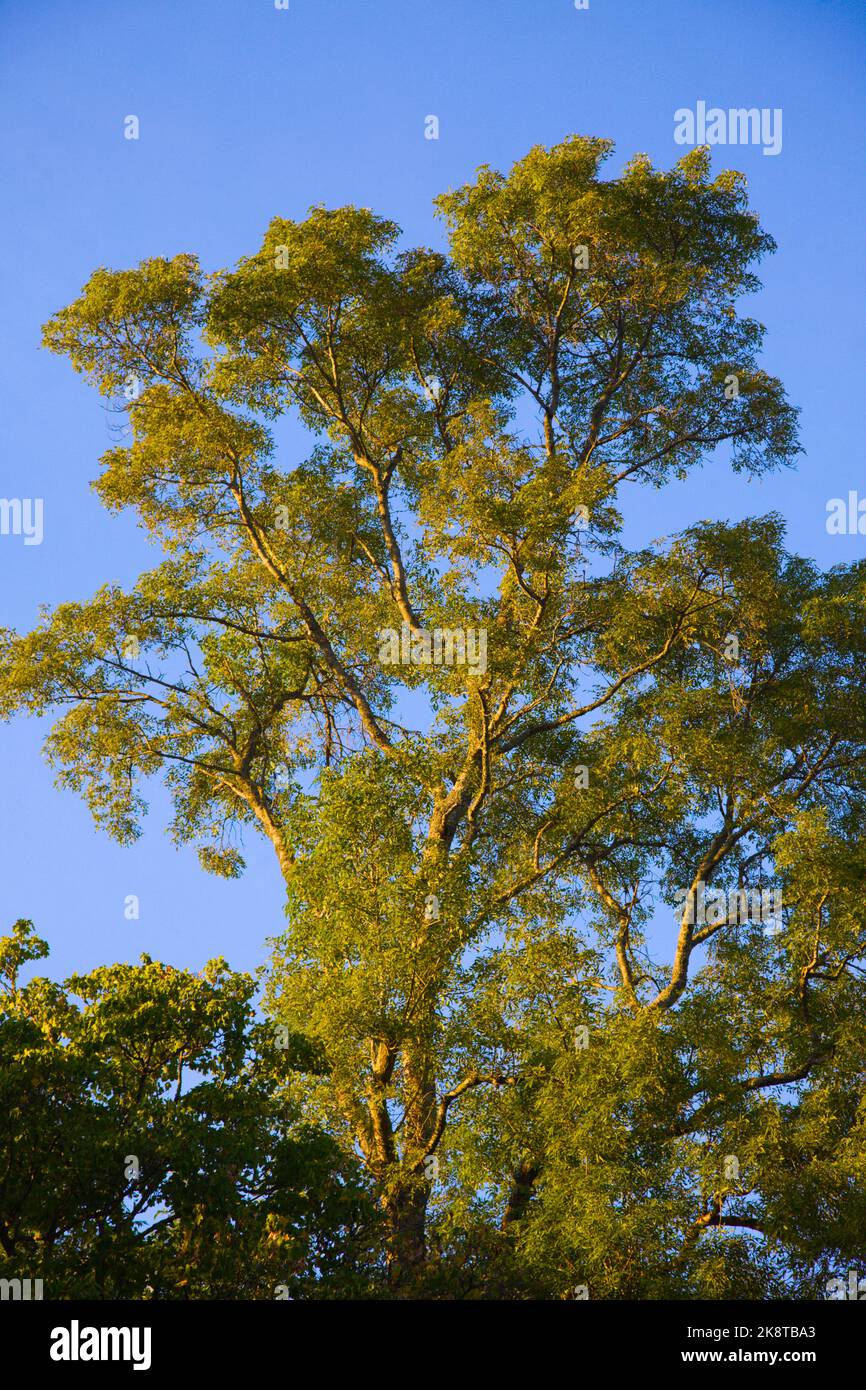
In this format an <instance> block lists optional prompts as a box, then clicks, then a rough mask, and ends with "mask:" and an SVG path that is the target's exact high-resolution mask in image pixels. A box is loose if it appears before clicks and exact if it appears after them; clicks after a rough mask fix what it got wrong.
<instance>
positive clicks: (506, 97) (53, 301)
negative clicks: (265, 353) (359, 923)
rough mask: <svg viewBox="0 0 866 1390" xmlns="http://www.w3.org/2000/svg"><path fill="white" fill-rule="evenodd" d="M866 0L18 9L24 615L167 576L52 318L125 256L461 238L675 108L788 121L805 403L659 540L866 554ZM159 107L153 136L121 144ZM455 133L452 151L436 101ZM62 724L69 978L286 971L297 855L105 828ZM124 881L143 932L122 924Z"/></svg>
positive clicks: (41, 899)
mask: <svg viewBox="0 0 866 1390" xmlns="http://www.w3.org/2000/svg"><path fill="white" fill-rule="evenodd" d="M864 38H866V6H864V5H863V4H862V0H727V3H725V4H720V3H717V0H590V6H589V9H588V10H581V11H578V10H576V9H575V6H574V3H573V0H289V8H288V9H287V10H277V9H276V8H275V6H274V3H273V0H201V3H179V0H148V2H147V3H146V4H124V3H121V0H101V3H97V2H96V0H75V3H74V4H68V3H66V0H40V2H39V3H38V4H34V3H33V0H0V52H2V59H0V67H2V80H0V119H2V130H3V139H2V151H3V152H2V162H3V168H2V179H3V186H4V188H6V189H7V191H8V193H9V195H10V196H8V197H7V203H6V212H5V216H4V218H3V220H2V223H0V282H2V295H3V305H4V313H3V326H4V330H5V331H4V333H3V335H2V338H3V342H2V348H0V352H2V373H3V379H4V383H5V389H4V391H3V395H2V405H0V431H2V448H0V496H3V497H9V498H11V497H19V498H36V497H40V498H43V499H44V507H45V523H44V525H45V534H44V540H43V542H42V544H41V545H38V546H37V545H33V546H25V545H24V543H23V538H22V537H20V536H13V535H8V536H3V535H0V624H2V625H6V626H14V627H17V628H19V629H22V630H23V629H26V628H27V627H29V626H31V625H32V623H33V622H34V620H35V618H36V616H37V608H38V605H39V604H40V603H49V604H54V603H58V602H61V601H63V600H64V599H75V598H80V599H84V598H86V597H87V596H88V595H90V594H91V593H92V592H93V590H94V589H95V588H97V587H98V586H99V585H100V584H102V583H104V582H106V581H117V582H120V583H123V584H130V583H132V582H133V581H134V579H135V578H136V576H137V575H138V574H139V572H140V571H141V570H142V569H144V568H147V567H149V566H150V565H152V564H153V563H155V561H156V558H157V556H156V553H155V552H154V551H153V550H150V549H149V548H148V546H147V544H146V543H145V541H144V538H143V536H142V535H141V533H140V532H138V531H137V530H136V528H135V524H134V521H133V519H132V518H125V517H124V518H120V519H118V518H113V517H110V516H109V515H108V514H107V513H105V512H104V511H103V510H102V509H101V508H100V506H99V504H98V502H97V499H96V497H95V496H94V494H93V493H92V492H91V491H90V489H89V482H90V480H91V479H92V478H93V477H95V475H96V473H97V460H98V457H99V455H100V454H101V453H102V452H103V451H104V450H105V449H106V448H107V447H108V445H109V443H110V440H109V435H108V428H107V421H106V414H105V410H104V408H103V402H102V401H101V399H100V397H99V396H98V395H97V394H96V393H95V392H94V391H93V390H92V389H91V388H89V387H88V386H87V385H86V384H85V383H84V382H83V381H82V380H81V379H80V378H78V377H76V376H75V375H74V373H73V372H72V370H71V368H70V367H69V365H68V363H67V362H65V361H64V360H62V359H59V358H54V357H52V356H50V355H49V354H47V353H46V352H44V351H42V350H41V349H40V347H39V338H40V326H41V324H42V323H43V322H44V321H45V319H46V318H47V317H48V316H49V315H50V314H51V313H52V312H53V311H54V310H56V309H57V308H59V307H61V306H62V305H64V304H66V303H68V302H69V301H70V300H71V299H73V298H74V297H75V296H76V295H77V293H78V291H79V289H80V287H81V286H82V285H83V283H84V282H85V280H86V279H87V278H88V276H89V274H90V273H91V271H92V270H93V269H94V268H95V267H96V266H98V265H106V266H110V267H113V268H122V267H125V266H128V265H132V264H135V263H136V262H137V261H138V260H140V259H141V258H143V257H145V256H155V255H166V256H170V255H174V254H176V253H178V252H181V251H194V252H196V253H197V254H198V255H199V256H200V257H201V259H202V262H203V263H204V264H205V266H206V267H207V268H208V269H215V268H217V267H220V266H227V265H230V264H231V263H232V262H233V261H235V260H236V259H237V257H239V256H241V255H244V254H247V253H249V252H251V251H253V250H254V249H255V248H256V247H257V245H258V243H259V241H260V238H261V236H262V233H263V231H264V229H265V227H266V225H267V223H268V222H269V220H270V219H271V217H273V216H275V215H282V216H288V217H300V216H302V215H303V214H304V212H305V210H306V209H307V207H309V205H311V204H313V203H318V202H322V203H325V204H329V205H340V204H344V203H358V204H361V205H363V206H369V207H372V208H374V209H375V210H376V211H378V212H380V213H382V214H385V215H387V216H389V217H392V218H394V219H395V220H396V221H397V222H399V223H400V224H401V226H402V227H403V228H404V230H405V234H406V238H407V241H409V242H415V243H425V244H428V245H430V244H433V245H436V244H441V243H442V228H441V226H440V225H439V224H438V222H436V220H435V219H434V218H433V215H432V207H431V204H432V199H433V197H434V196H435V195H436V194H437V193H439V192H441V191H443V190H444V189H446V188H448V187H451V186H454V185H456V184H459V183H462V182H464V181H465V180H466V179H467V178H469V177H470V176H471V174H472V172H473V170H474V169H475V168H476V167H477V166H478V165H479V164H481V163H488V164H491V165H493V166H494V167H500V168H507V167H508V166H509V165H510V164H511V163H512V162H513V161H514V160H515V159H517V158H519V157H520V156H521V155H522V154H524V153H525V152H526V150H527V149H528V148H529V147H530V146H531V145H533V144H538V143H542V144H552V143H555V142H556V141H558V140H561V139H562V138H563V137H564V136H565V135H567V134H569V133H571V132H579V133H581V134H591V135H601V136H608V137H612V138H613V139H614V140H615V141H616V146H617V150H616V154H615V157H614V160H613V161H612V163H611V165H610V166H609V167H610V169H611V172H612V173H615V172H616V171H617V170H618V169H619V168H620V167H621V166H622V164H623V163H624V162H625V161H626V160H627V159H628V158H629V157H630V156H631V155H632V154H634V153H635V152H636V151H646V152H647V153H648V154H649V155H650V156H651V157H652V158H653V159H654V160H655V161H656V162H657V163H658V164H661V165H665V166H666V165H669V164H671V163H672V162H673V161H674V160H675V159H676V158H677V157H678V156H679V155H680V154H681V153H682V152H683V151H682V149H681V148H680V147H679V146H677V145H676V144H675V143H674V139H673V133H674V112H675V111H676V110H677V109H678V108H680V107H694V106H695V105H696V103H697V102H698V101H705V102H706V103H707V105H708V106H719V107H722V108H728V107H742V106H745V107H751V106H756V107H759V108H763V107H768V108H781V109H782V112H783V143H782V149H781V152H780V153H779V154H778V155H776V156H767V155H764V154H763V153H762V151H761V148H760V147H758V146H737V147H733V148H730V147H728V148H726V147H720V148H718V149H717V150H716V151H715V154H714V167H715V168H717V169H718V168H722V167H733V168H737V169H740V170H742V171H743V172H744V173H745V174H746V175H747V177H748V179H749V185H750V190H751V198H752V203H753V206H754V207H755V208H756V209H757V210H758V211H759V213H760V215H761V218H762V221H763V223H764V225H765V226H766V227H767V229H768V230H769V231H770V232H771V233H772V234H773V236H774V237H775V238H776V240H777V242H778V243H779V251H778V253H777V254H776V256H775V257H773V258H772V259H771V260H769V261H768V262H765V264H764V266H763V270H762V278H763V281H764V289H763V291H762V293H761V294H760V295H759V296H758V297H757V300H756V302H755V303H754V305H753V306H751V311H752V312H753V313H754V314H755V315H756V316H757V317H759V318H760V319H761V320H762V321H763V322H764V323H765V324H766V325H767V328H768V334H767V342H766V350H765V357H764V365H765V366H766V367H767V369H768V370H770V371H772V372H774V373H776V374H777V375H779V376H780V377H781V378H782V379H783V381H784V382H785V384H786V387H787V390H788V393H789V395H790V397H791V399H792V400H793V401H794V403H795V404H797V405H799V406H800V407H801V408H802V412H803V413H802V436H803V443H804V445H805V450H806V452H805V454H804V455H803V457H802V459H801V462H800V467H799V470H798V471H797V472H796V473H785V474H782V475H777V476H776V477H773V478H770V479H766V480H763V481H761V482H759V483H756V482H752V483H746V482H744V481H739V480H737V479H735V478H734V477H733V475H732V474H731V473H730V470H729V469H728V468H727V465H726V461H725V458H724V456H722V457H720V458H719V459H717V460H716V461H714V462H713V464H712V465H711V466H710V467H709V468H707V469H705V470H704V471H703V473H701V474H698V475H696V476H694V477H693V478H692V479H690V480H689V481H688V482H687V483H686V484H676V485H673V486H672V487H670V488H668V489H665V490H663V491H661V492H659V493H656V494H652V495H650V496H649V497H648V496H647V495H646V493H643V492H642V493H641V494H640V497H639V498H638V497H637V495H636V496H635V499H634V502H633V503H632V502H631V501H629V502H628V504H627V509H626V516H627V520H628V535H629V536H630V537H631V538H632V539H635V540H646V539H648V538H651V537H654V536H657V535H661V534H663V533H667V532H669V531H672V530H676V529H678V528H679V527H681V526H684V525H687V524H689V523H690V522H691V521H693V520H695V519H697V518H698V517H722V518H737V517H741V516H745V515H749V514H760V513H764V512H767V511H769V510H778V511H780V512H782V513H783V515H784V516H785V517H786V518H787V520H788V524H789V543H790V545H791V547H792V548H793V549H795V550H798V551H800V552H803V553H807V554H810V555H813V556H815V557H816V558H817V559H818V560H819V561H820V562H821V563H822V564H825V565H830V564H834V563H837V562H839V561H847V560H850V559H853V558H854V557H855V556H859V555H861V554H862V553H863V549H864V538H863V537H858V536H830V535H828V534H827V531H826V526H825V519H826V503H827V500H828V499H829V498H831V497H834V496H845V495H846V494H847V492H848V491H849V489H860V490H861V491H862V492H863V493H864V494H866V476H864V468H863V424H862V418H861V417H862V400H863V383H862V363H863V348H864V342H863V338H864V317H863V303H864V280H866V271H864V265H866V258H864V253H863V228H864V203H866V160H864V156H863V119H864V118H863V112H864V86H866V82H864V76H863V74H864V62H863V55H864ZM130 114H134V115H137V116H138V118H139V121H140V138H139V140H137V141H131V140H125V139H124V136H123V128H124V118H125V117H126V116H128V115H130ZM431 114H433V115H436V116H438V118H439V123H440V125H439V139H438V140H435V141H434V140H426V139H425V138H424V123H425V117H427V116H428V115H431ZM44 733H45V726H44V725H43V726H42V727H40V726H39V725H38V724H37V723H36V722H24V721H16V722H15V723H14V724H12V725H7V726H0V767H2V775H3V794H2V796H0V909H2V917H0V932H2V930H4V929H5V927H6V926H8V924H11V922H12V921H14V920H15V918H16V917H19V916H27V917H32V918H33V919H34V921H35V922H36V924H37V927H38V929H39V930H40V932H41V933H42V935H44V936H46V937H48V939H49V941H50V942H51V945H52V960H51V963H50V967H49V968H50V973H52V974H55V975H61V974H65V973H67V972H68V971H71V970H73V969H87V968H90V967H91V966H93V965H96V964H99V963H102V962H104V961H107V960H120V959H128V960H134V959H136V958H137V957H138V955H139V954H140V952H142V951H145V950H146V951H148V952H150V953H151V954H152V955H154V956H162V957H163V958H165V959H169V960H171V961H172V962H174V963H175V964H177V965H186V966H190V967H197V966H199V965H200V964H201V963H202V962H203V961H204V960H205V959H206V958H207V957H208V956H212V955H217V954H223V955H226V956H227V957H228V959H229V960H230V962H231V964H232V965H234V966H235V967H237V968H245V969H247V968H251V967H253V966H254V965H256V964H258V963H259V962H260V961H262V960H263V959H264V955H265V938H266V937H267V936H268V935H269V934H271V933H274V932H276V931H278V930H279V929H280V925H281V922H282V890H281V884H280V880H279V876H278V872H277V869H276V866H275V864H274V863H273V862H272V851H271V849H270V847H269V846H268V845H265V844H263V843H261V844H260V843H258V842H255V841H252V840H250V841H249V842H248V844H247V852H248V853H247V857H248V862H249V869H248V871H247V874H246V876H245V877H244V878H243V879H242V880H240V881H239V882H237V883H227V882H224V881H222V880H217V879H213V878H211V877H209V876H207V875H205V874H203V873H202V872H201V870H200V869H199V866H198V863H197V860H196V858H195V855H194V853H192V852H191V851H188V850H183V851H180V852H178V851H176V850H175V848H174V847H173V845H172V844H171V842H170V841H169V840H168V838H167V837H166V835H165V834H164V828H165V823H166V814H165V811H166V808H165V802H164V799H163V797H162V795H161V794H160V793H159V792H158V791H157V793H156V795H155V797H154V802H153V807H152V811H151V814H150V816H149V817H148V819H147V821H146V823H145V826H146V828H145V834H144V836H143V838H142V839H141V840H140V841H139V842H138V844H137V845H136V846H134V847H133V848H131V849H122V848H120V847H119V846H117V845H115V844H113V843H112V842H111V841H109V840H108V839H106V838H105V837H104V836H102V835H101V834H99V833H98V832H97V831H96V830H95V829H94V828H93V826H92V823H91V821H90V819H89V815H88V813H87V811H86V809H85V807H84V805H83V803H82V802H80V801H79V800H78V799H77V798H76V797H75V795H74V794H72V793H67V792H60V791H58V790H57V789H56V788H55V787H54V785H53V779H52V774H51V772H50V770H49V769H48V768H47V767H46V766H45V764H44V762H43V761H42V758H41V753H40V745H41V741H42V738H43V737H44ZM128 894H136V895H137V896H138V897H139V898H140V903H141V909H140V917H139V920H138V921H131V922H130V921H126V920H125V918H124V900H125V898H126V896H127V895H128Z"/></svg>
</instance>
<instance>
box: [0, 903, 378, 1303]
mask: <svg viewBox="0 0 866 1390" xmlns="http://www.w3.org/2000/svg"><path fill="white" fill-rule="evenodd" d="M47 954H48V947H47V944H46V943H45V942H44V941H43V940H42V939H41V938H40V937H38V936H36V934H35V932H34V930H33V926H32V924H31V923H30V922H26V921H19V922H16V923H15V926H14V927H13V929H12V932H11V934H10V935H9V936H5V937H2V938H0V1062H2V1065H0V1093H2V1106H0V1115H2V1119H0V1172H2V1180H0V1277H2V1278H8V1279H30V1280H33V1279H41V1280H42V1282H43V1295H44V1297H46V1298H55V1299H56V1298H100V1299H103V1298H105V1299H117V1298H135V1299H146V1298H163V1299H164V1298H170V1299H182V1298H254V1299H269V1298H274V1297H289V1296H292V1297H296V1298H297V1297H305V1298H311V1297H333V1296H335V1295H338V1296H339V1295H341V1294H342V1295H343V1296H345V1295H346V1294H347V1293H350V1292H353V1291H357V1290H359V1289H362V1290H363V1289H367V1288H369V1286H370V1278H371V1274H372V1275H374V1274H375V1262H374V1261H373V1262H372V1263H371V1261H370V1259H369V1251H370V1248H371V1247H372V1246H373V1245H374V1242H375V1220H374V1219H373V1213H372V1210H371V1208H370V1204H369V1200H368V1198H367V1194H366V1192H365V1190H364V1186H363V1182H362V1181H361V1175H360V1174H359V1173H358V1171H357V1165H356V1164H353V1163H352V1162H351V1161H349V1162H347V1161H346V1159H345V1156H344V1155H342V1154H341V1153H340V1151H339V1149H338V1148H337V1146H336V1145H335V1144H334V1142H333V1140H331V1139H329V1138H328V1136H327V1135H325V1134H323V1133H322V1132H321V1131H320V1130H316V1129H315V1128H313V1127H312V1126H309V1125H305V1124H304V1123H303V1122H302V1121H301V1120H300V1117H298V1116H297V1115H296V1114H294V1113H293V1111H292V1109H291V1107H290V1106H288V1105H286V1103H285V1101H284V1100H281V1099H280V1096H279V1092H280V1087H281V1084H282V1082H283V1079H284V1077H285V1073H286V1071H287V1068H288V1067H290V1066H291V1065H293V1064H295V1062H296V1061H298V1062H301V1061H302V1062H303V1064H304V1065H310V1060H311V1059H310V1058H309V1057H308V1056H307V1057H304V1056H303V1053H304V1044H303V1040H301V1039H298V1038H294V1039H292V1038H286V1039H285V1042H286V1046H285V1047H284V1048H283V1049H282V1055H280V1052H279V1050H278V1049H276V1048H275V1045H274V1040H273V1030H272V1029H270V1028H267V1027H266V1026H265V1025H263V1024H261V1023H256V1022H255V1021H254V1019H253V1016H252V1007H251V1001H252V999H253V995H254V992H255V982H254V981H253V980H252V979H251V977H250V976H248V975H235V974H233V973H232V972H230V971H229V970H228V968H227V966H226V964H225V962H224V961H221V960H214V961H210V962H209V963H208V965H207V966H206V967H205V969H204V970H203V971H202V972H201V974H200V975H191V974H189V973H188V972H186V971H183V970H175V969H173V968H172V967H171V966H167V965H163V964H162V963H160V962H158V961H153V960H151V959H150V958H149V957H147V956H145V957H143V958H142V962H141V964H140V965H112V966H104V967H101V968H100V969H98V970H94V971H92V972H91V973H90V974H89V975H76V976H73V977H72V978H71V979H69V980H67V981H65V982H64V984H63V985H59V984H55V983H53V982H51V981H50V980H47V979H45V978H42V977H37V978H35V979H32V980H30V981H29V983H28V984H26V985H22V984H20V983H19V977H20V971H21V967H22V966H23V965H26V964H27V963H29V962H31V961H35V960H39V959H41V958H42V957H44V956H46V955H47ZM78 1001H80V1002H78Z"/></svg>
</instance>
